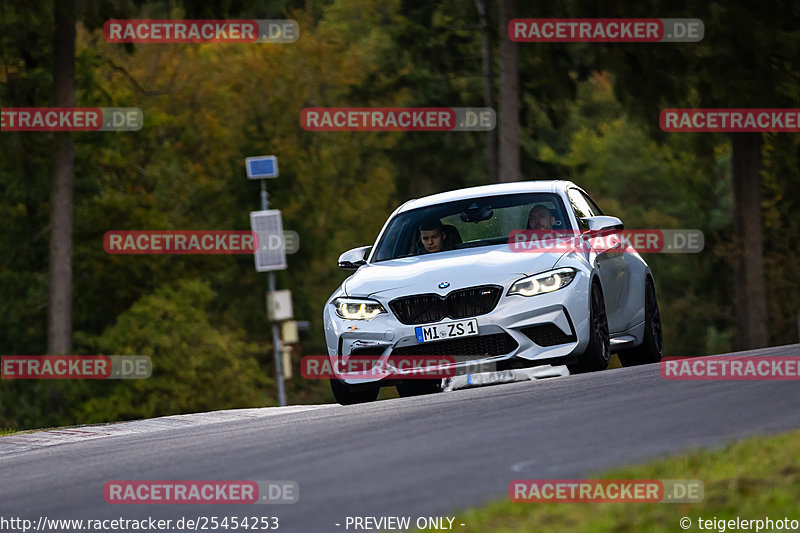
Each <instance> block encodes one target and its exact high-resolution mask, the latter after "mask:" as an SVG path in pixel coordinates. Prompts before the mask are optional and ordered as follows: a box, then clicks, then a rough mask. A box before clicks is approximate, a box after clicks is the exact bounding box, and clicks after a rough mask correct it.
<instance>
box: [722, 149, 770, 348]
mask: <svg viewBox="0 0 800 533" xmlns="http://www.w3.org/2000/svg"><path fill="white" fill-rule="evenodd" d="M731 141H732V145H733V213H734V230H735V232H736V236H737V246H736V248H737V252H736V258H735V265H736V266H735V272H734V273H735V276H736V278H735V279H734V286H735V288H736V291H735V297H736V347H737V349H739V350H749V349H752V348H762V347H764V346H767V345H768V343H769V337H768V335H767V305H766V297H765V293H764V262H763V254H762V242H761V202H760V199H761V194H760V191H759V182H760V180H759V170H760V168H761V134H760V133H733V134H731Z"/></svg>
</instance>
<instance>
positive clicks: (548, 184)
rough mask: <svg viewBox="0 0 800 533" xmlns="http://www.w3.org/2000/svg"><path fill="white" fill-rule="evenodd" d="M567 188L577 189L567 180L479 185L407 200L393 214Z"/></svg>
mask: <svg viewBox="0 0 800 533" xmlns="http://www.w3.org/2000/svg"><path fill="white" fill-rule="evenodd" d="M568 187H577V185H575V184H574V183H572V182H571V181H567V180H536V181H514V182H510V183H494V184H492V185H481V186H478V187H468V188H466V189H458V190H455V191H447V192H442V193H438V194H432V195H431V196H425V197H423V198H416V199H414V200H409V201H407V202H406V203H404V204H403V205H401V206H400V207H399V208H398V209H397V211H396V212H395V214H398V213H402V212H404V211H409V210H411V209H418V208H420V207H428V206H431V205H437V204H441V203H445V202H453V201H455V200H465V199H467V198H481V197H484V196H495V195H498V194H518V193H529V192H558V191H562V190H565V189H566V188H568Z"/></svg>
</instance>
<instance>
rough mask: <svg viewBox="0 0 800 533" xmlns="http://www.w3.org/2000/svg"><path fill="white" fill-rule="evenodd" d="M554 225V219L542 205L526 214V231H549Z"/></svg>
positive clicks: (536, 206)
mask: <svg viewBox="0 0 800 533" xmlns="http://www.w3.org/2000/svg"><path fill="white" fill-rule="evenodd" d="M555 223H556V217H554V216H553V214H552V213H551V212H550V209H548V208H547V206H546V205H544V204H537V205H535V206H533V207H532V208H531V211H530V213H528V227H527V228H526V229H535V230H544V231H549V230H551V229H553V224H555Z"/></svg>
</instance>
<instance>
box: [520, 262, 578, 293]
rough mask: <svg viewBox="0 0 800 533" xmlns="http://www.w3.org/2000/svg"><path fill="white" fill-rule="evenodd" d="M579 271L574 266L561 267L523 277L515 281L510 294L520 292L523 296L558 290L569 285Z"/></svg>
mask: <svg viewBox="0 0 800 533" xmlns="http://www.w3.org/2000/svg"><path fill="white" fill-rule="evenodd" d="M577 273H578V271H577V270H575V269H574V268H559V269H558V270H551V271H550V272H543V273H541V274H535V275H533V276H528V277H527V278H522V279H521V280H519V281H515V282H514V284H513V285H512V286H511V288H510V289H509V290H508V294H509V295H511V294H519V295H521V296H536V295H537V294H543V293H545V292H553V291H557V290H558V289H560V288H562V287H566V286H567V285H569V284H570V283H571V282H572V280H573V279H575V274H577Z"/></svg>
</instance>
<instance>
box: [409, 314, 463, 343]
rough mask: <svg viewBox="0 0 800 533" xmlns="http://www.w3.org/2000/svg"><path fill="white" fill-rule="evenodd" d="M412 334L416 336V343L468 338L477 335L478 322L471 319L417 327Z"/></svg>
mask: <svg viewBox="0 0 800 533" xmlns="http://www.w3.org/2000/svg"><path fill="white" fill-rule="evenodd" d="M414 332H415V333H416V334H417V343H420V342H430V341H441V340H444V339H452V338H454V337H469V336H470V335H477V334H478V320H477V319H475V318H473V319H470V320H459V321H457V322H446V323H444V324H434V325H431V326H417V327H415V328H414Z"/></svg>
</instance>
